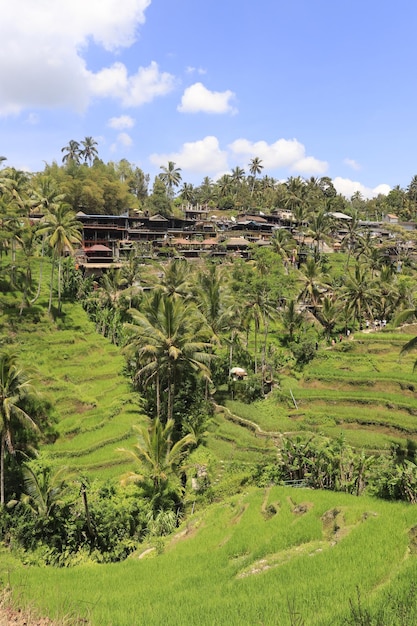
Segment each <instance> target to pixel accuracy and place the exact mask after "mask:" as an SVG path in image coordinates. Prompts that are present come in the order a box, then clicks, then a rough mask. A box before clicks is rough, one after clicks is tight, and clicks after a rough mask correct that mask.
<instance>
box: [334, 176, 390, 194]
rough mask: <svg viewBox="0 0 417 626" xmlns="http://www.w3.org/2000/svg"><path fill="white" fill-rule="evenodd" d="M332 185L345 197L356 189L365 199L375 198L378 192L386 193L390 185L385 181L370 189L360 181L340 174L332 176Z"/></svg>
mask: <svg viewBox="0 0 417 626" xmlns="http://www.w3.org/2000/svg"><path fill="white" fill-rule="evenodd" d="M333 185H334V186H335V189H336V191H337V192H338V193H340V194H342V195H343V196H345V197H346V198H351V197H352V196H353V194H354V193H356V192H357V191H360V193H361V194H362V196H363V197H364V198H365V199H369V198H375V196H377V195H379V194H383V195H387V194H388V193H389V192H390V191H391V187H390V186H389V185H386V184H385V183H382V184H381V185H377V186H376V187H374V188H373V189H372V188H370V187H366V186H365V185H363V184H362V183H359V182H357V181H353V180H350V179H349V178H341V177H340V176H336V178H333Z"/></svg>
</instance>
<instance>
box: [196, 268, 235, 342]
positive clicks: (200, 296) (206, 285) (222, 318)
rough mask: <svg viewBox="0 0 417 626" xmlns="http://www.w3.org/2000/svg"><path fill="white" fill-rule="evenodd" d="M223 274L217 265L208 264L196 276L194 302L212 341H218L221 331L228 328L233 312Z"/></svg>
mask: <svg viewBox="0 0 417 626" xmlns="http://www.w3.org/2000/svg"><path fill="white" fill-rule="evenodd" d="M224 285H225V274H224V272H222V270H221V269H220V268H219V266H217V265H214V264H210V265H209V266H208V269H207V270H206V271H205V272H202V273H200V274H199V276H198V285H197V290H196V302H197V306H198V308H199V310H200V311H201V312H202V314H203V315H204V318H205V320H206V322H207V324H208V325H209V327H210V328H211V331H212V333H213V335H212V341H214V342H220V337H221V335H222V333H224V332H225V331H228V330H229V329H230V325H231V321H232V318H233V317H234V313H233V310H232V307H231V306H230V305H231V303H230V297H229V294H228V292H227V291H226V289H225V287H224Z"/></svg>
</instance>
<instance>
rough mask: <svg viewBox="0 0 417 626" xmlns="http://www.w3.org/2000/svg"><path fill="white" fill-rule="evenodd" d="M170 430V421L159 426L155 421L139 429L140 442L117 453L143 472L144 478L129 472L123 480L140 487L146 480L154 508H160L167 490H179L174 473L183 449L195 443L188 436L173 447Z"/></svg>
mask: <svg viewBox="0 0 417 626" xmlns="http://www.w3.org/2000/svg"><path fill="white" fill-rule="evenodd" d="M174 427H175V423H174V420H168V421H167V422H166V423H165V424H162V422H161V421H160V420H159V418H158V417H157V418H155V419H154V420H153V421H152V423H151V424H150V426H149V427H148V428H146V427H144V428H141V429H140V431H139V433H140V440H139V442H138V443H137V444H136V445H135V446H134V449H133V451H130V450H126V449H121V450H120V451H122V452H127V453H128V454H129V455H130V456H131V457H132V458H133V459H134V460H135V461H136V462H137V461H139V463H140V466H141V470H142V469H143V468H144V470H145V476H142V475H138V474H136V473H134V472H132V473H130V474H129V475H128V477H127V478H128V480H129V482H137V483H139V484H142V485H143V486H146V481H147V480H150V481H151V484H152V501H153V504H154V505H155V504H159V505H161V504H163V502H162V497H163V496H164V492H165V494H166V492H167V491H168V490H169V489H170V490H171V491H173V492H175V491H179V490H180V481H179V480H178V469H179V467H180V465H181V462H182V460H183V458H184V455H185V453H186V450H187V448H188V447H189V446H190V445H192V444H193V443H195V439H194V437H193V435H191V434H188V435H185V437H183V438H182V439H180V440H179V441H177V442H176V443H174V441H173V432H174Z"/></svg>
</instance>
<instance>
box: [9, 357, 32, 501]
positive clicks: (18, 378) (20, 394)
mask: <svg viewBox="0 0 417 626" xmlns="http://www.w3.org/2000/svg"><path fill="white" fill-rule="evenodd" d="M34 394H35V390H34V387H33V384H32V381H31V380H30V379H29V378H28V376H27V374H26V372H25V370H24V369H23V368H22V367H21V366H20V365H19V362H18V357H17V354H16V353H14V352H2V353H0V437H1V440H0V505H1V506H4V502H5V489H4V486H5V454H6V450H7V451H8V452H9V454H12V455H14V454H15V443H14V441H13V434H14V428H15V425H16V424H15V420H17V421H18V422H20V423H21V424H22V425H24V426H27V427H29V428H30V429H32V430H39V429H38V426H37V424H36V422H35V421H34V419H33V418H32V417H31V416H30V415H29V414H28V413H27V412H26V411H25V408H24V402H25V400H26V398H27V397H28V396H31V395H34Z"/></svg>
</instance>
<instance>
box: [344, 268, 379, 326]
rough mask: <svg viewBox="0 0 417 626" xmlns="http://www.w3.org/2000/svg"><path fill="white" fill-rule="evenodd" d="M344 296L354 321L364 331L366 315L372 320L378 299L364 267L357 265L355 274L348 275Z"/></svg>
mask: <svg viewBox="0 0 417 626" xmlns="http://www.w3.org/2000/svg"><path fill="white" fill-rule="evenodd" d="M342 294H343V297H344V298H345V299H346V302H347V303H348V304H347V306H348V309H349V310H350V312H351V314H352V316H353V319H354V320H356V321H357V322H358V324H359V328H360V329H362V327H363V318H364V315H365V314H366V315H368V316H369V317H370V318H372V310H373V306H374V304H375V301H376V298H377V297H378V293H377V291H376V289H375V285H374V283H373V281H372V280H371V279H370V277H369V274H368V272H367V271H366V268H365V267H364V266H363V265H361V264H359V263H357V264H356V266H355V271H354V274H351V273H349V274H348V276H347V278H346V281H345V284H344V286H343V288H342Z"/></svg>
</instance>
